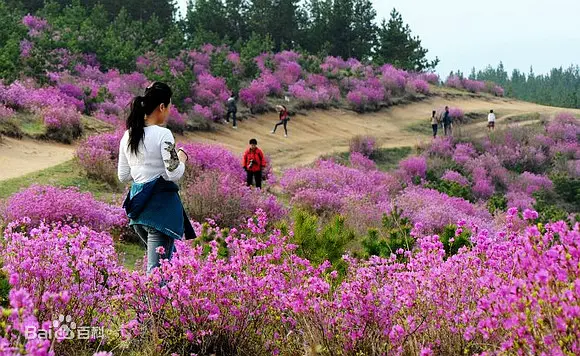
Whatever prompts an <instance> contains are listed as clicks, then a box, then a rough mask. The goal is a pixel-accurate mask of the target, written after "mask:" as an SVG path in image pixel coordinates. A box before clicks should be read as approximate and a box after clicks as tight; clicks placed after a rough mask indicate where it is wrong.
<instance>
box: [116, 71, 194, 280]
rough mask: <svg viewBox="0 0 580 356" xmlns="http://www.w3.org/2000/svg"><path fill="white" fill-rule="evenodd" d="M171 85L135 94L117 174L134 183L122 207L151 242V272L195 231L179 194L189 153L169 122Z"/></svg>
mask: <svg viewBox="0 0 580 356" xmlns="http://www.w3.org/2000/svg"><path fill="white" fill-rule="evenodd" d="M172 94H173V93H172V91H171V88H170V87H169V86H168V85H167V84H164V83H160V82H154V83H153V84H151V85H150V86H149V87H147V89H145V94H144V96H138V97H136V98H134V99H133V102H132V104H131V112H130V114H129V116H128V117H127V122H126V126H127V131H125V134H124V135H123V138H122V139H121V142H120V144H119V162H118V167H117V175H118V178H119V180H120V181H121V182H123V183H129V182H132V185H131V189H130V191H129V193H128V194H127V197H126V199H125V202H124V203H123V208H124V209H125V211H126V213H127V216H128V217H129V225H130V226H132V227H133V229H134V230H135V232H136V233H137V235H139V238H140V239H141V240H142V241H143V242H144V243H145V244H146V245H147V273H151V272H152V271H153V270H154V269H155V268H156V267H159V265H160V261H161V260H162V259H167V260H170V259H171V257H172V255H173V252H174V242H175V240H180V239H182V238H183V235H185V237H186V239H190V238H194V237H195V232H194V230H193V227H192V226H191V223H190V222H189V218H188V217H187V215H186V214H185V210H184V209H183V204H182V203H181V199H180V198H179V193H178V191H179V187H178V186H177V184H175V182H177V181H179V180H180V179H181V177H182V176H183V173H184V172H185V163H186V162H187V159H188V157H187V153H185V152H184V151H183V150H182V149H179V150H177V151H176V150H175V139H174V137H173V134H172V133H171V131H170V130H168V129H166V128H164V127H161V125H163V124H165V123H166V122H167V118H168V116H169V112H170V106H171V95H172Z"/></svg>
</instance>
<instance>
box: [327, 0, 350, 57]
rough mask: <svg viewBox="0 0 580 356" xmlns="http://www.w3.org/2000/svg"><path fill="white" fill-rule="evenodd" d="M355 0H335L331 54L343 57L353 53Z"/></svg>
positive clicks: (331, 21) (330, 25) (330, 30)
mask: <svg viewBox="0 0 580 356" xmlns="http://www.w3.org/2000/svg"><path fill="white" fill-rule="evenodd" d="M352 9H353V0H334V3H333V6H332V14H331V16H330V23H329V39H330V43H331V50H330V52H331V54H333V55H335V56H340V57H342V58H349V57H351V56H352V55H353V48H352V46H351V44H352V41H353V40H354V31H353V22H354V21H353V12H352Z"/></svg>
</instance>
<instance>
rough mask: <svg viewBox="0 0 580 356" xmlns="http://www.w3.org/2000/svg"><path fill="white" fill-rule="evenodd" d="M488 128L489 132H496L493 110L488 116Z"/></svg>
mask: <svg viewBox="0 0 580 356" xmlns="http://www.w3.org/2000/svg"><path fill="white" fill-rule="evenodd" d="M487 128H488V129H489V131H491V130H495V114H494V113H493V110H489V114H488V115H487Z"/></svg>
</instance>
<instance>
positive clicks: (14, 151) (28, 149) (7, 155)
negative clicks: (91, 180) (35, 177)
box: [0, 137, 75, 181]
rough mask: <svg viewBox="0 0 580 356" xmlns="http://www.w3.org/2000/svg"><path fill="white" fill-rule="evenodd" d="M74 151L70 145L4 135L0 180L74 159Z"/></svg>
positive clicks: (0, 150)
mask: <svg viewBox="0 0 580 356" xmlns="http://www.w3.org/2000/svg"><path fill="white" fill-rule="evenodd" d="M74 152H75V148H74V147H73V146H70V145H63V144H57V143H50V142H43V141H34V140H31V139H22V140H16V139H12V138H8V137H2V139H1V141H0V181H2V180H6V179H10V178H16V177H20V176H23V175H26V174H28V173H32V172H35V171H39V170H42V169H45V168H49V167H53V166H56V165H58V164H61V163H63V162H66V161H68V160H70V159H72V158H73V157H74Z"/></svg>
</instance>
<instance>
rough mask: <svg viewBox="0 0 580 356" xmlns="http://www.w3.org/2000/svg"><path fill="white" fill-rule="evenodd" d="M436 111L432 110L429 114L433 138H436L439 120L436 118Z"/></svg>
mask: <svg viewBox="0 0 580 356" xmlns="http://www.w3.org/2000/svg"><path fill="white" fill-rule="evenodd" d="M436 115H437V111H435V110H433V113H432V114H431V128H432V129H433V138H435V137H437V127H438V126H439V118H438V117H437V116H436Z"/></svg>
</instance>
